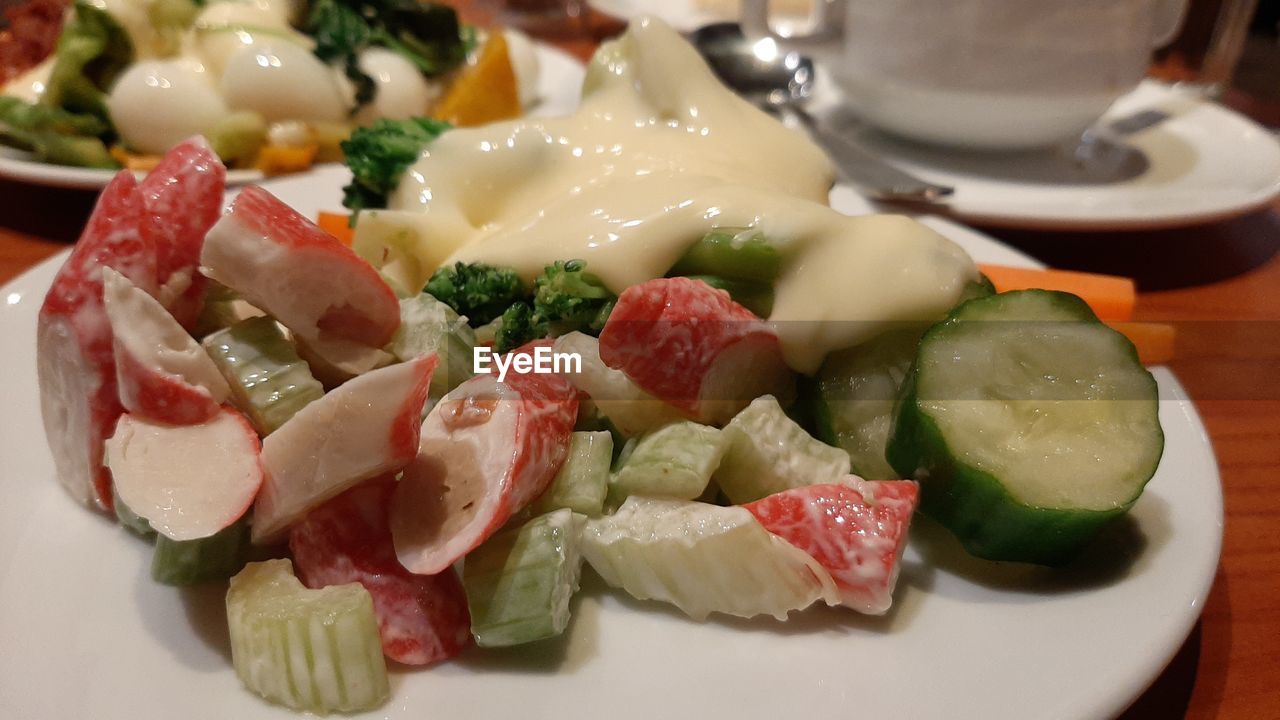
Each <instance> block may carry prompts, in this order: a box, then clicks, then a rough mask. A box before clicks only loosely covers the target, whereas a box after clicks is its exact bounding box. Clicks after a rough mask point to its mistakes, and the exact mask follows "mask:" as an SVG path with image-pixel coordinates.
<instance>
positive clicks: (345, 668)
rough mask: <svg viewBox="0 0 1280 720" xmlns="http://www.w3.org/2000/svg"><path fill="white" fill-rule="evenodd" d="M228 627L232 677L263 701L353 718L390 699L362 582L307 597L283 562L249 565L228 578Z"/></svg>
mask: <svg viewBox="0 0 1280 720" xmlns="http://www.w3.org/2000/svg"><path fill="white" fill-rule="evenodd" d="M227 625H228V626H229V629H230V631H231V662H232V664H233V665H235V668H236V675H238V676H239V677H240V681H241V682H243V683H244V684H245V687H247V688H249V689H250V690H252V691H253V692H255V693H257V694H259V695H261V696H262V697H264V698H266V699H267V700H270V701H272V702H276V703H280V704H281V705H285V706H287V707H291V708H293V709H295V710H307V711H310V712H315V713H326V712H330V711H334V710H337V711H341V712H355V711H359V710H371V709H373V708H375V707H377V706H379V705H381V704H382V703H383V702H384V701H385V700H386V699H387V696H388V695H389V694H390V692H391V688H390V686H389V684H388V682H387V661H386V660H385V659H384V658H383V656H382V640H381V638H380V637H379V635H378V619H377V617H375V616H374V613H373V598H372V597H371V596H370V595H369V591H368V590H365V589H364V587H363V586H361V585H360V584H359V583H349V584H347V585H332V586H330V587H326V588H320V589H318V590H309V589H307V588H306V587H304V586H303V585H302V583H301V582H299V581H298V579H297V578H296V577H294V575H293V569H292V564H291V563H290V562H289V561H288V560H269V561H267V562H261V563H249V564H248V565H246V566H245V568H244V570H241V571H240V574H239V575H236V576H235V577H233V578H231V589H230V590H229V591H227Z"/></svg>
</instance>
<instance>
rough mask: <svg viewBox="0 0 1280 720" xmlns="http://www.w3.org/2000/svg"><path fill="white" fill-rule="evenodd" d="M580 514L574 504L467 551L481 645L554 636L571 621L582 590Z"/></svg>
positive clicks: (466, 571)
mask: <svg viewBox="0 0 1280 720" xmlns="http://www.w3.org/2000/svg"><path fill="white" fill-rule="evenodd" d="M583 520H584V518H582V516H580V515H574V513H573V512H572V511H570V510H569V509H568V508H564V509H561V510H556V511H555V512H553V513H550V514H548V515H542V516H540V517H537V518H535V519H533V520H530V521H529V522H527V523H525V524H524V525H523V526H522V527H519V528H513V529H510V530H506V531H504V532H502V533H499V534H497V535H495V536H493V537H491V538H489V539H488V540H486V541H485V542H484V544H483V545H481V546H480V547H478V548H476V549H475V550H473V551H472V552H471V554H469V555H467V560H466V563H465V564H464V565H463V573H462V582H463V585H465V586H466V590H467V605H468V607H469V608H470V610H471V632H472V634H473V635H475V638H476V644H477V645H480V646H481V647H506V646H509V645H520V644H522V643H527V642H533V641H534V640H542V639H544V638H549V637H554V636H556V635H559V634H560V633H562V632H564V629H565V627H566V626H568V624H569V600H570V599H571V598H572V597H573V594H574V593H575V592H577V590H578V575H579V571H580V570H581V566H582V557H581V555H579V552H578V532H579V528H580V524H581V522H582V521H583Z"/></svg>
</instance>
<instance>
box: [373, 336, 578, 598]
mask: <svg viewBox="0 0 1280 720" xmlns="http://www.w3.org/2000/svg"><path fill="white" fill-rule="evenodd" d="M516 352H521V350H517V351H516ZM577 415H578V393H577V390H575V389H574V387H573V386H572V385H570V384H569V383H568V382H567V381H565V380H564V379H563V378H561V377H559V376H558V375H542V374H534V373H528V374H523V375H521V374H517V373H510V374H508V375H507V376H506V379H505V381H499V380H498V379H497V378H496V377H494V376H493V375H478V376H476V377H473V378H471V379H470V380H467V381H466V382H464V383H462V384H461V385H459V386H458V387H457V388H456V389H454V390H453V392H450V393H449V394H448V395H446V396H445V397H444V399H443V400H441V401H440V402H439V403H438V404H437V405H436V406H435V407H434V408H432V410H431V413H430V414H428V415H427V419H426V421H424V422H423V423H422V442H421V445H420V449H419V451H418V456H417V458H416V459H415V460H414V461H413V462H412V463H411V464H410V465H409V466H408V467H406V468H405V470H404V477H403V479H402V480H401V481H400V484H399V487H398V488H397V489H396V495H395V498H394V500H393V501H392V505H391V531H392V536H393V537H394V538H395V545H396V553H397V555H398V556H399V558H400V563H401V564H402V565H404V566H405V567H406V568H407V569H408V570H409V571H410V572H415V573H420V574H424V575H434V574H436V573H439V572H442V571H444V570H445V569H446V568H448V567H449V566H450V565H452V564H453V563H454V562H455V561H457V560H458V558H460V557H462V556H463V555H465V554H467V553H468V552H470V551H472V550H474V549H475V548H476V547H477V546H478V545H480V543H482V542H484V541H485V540H486V539H488V537H489V536H490V535H493V534H494V533H495V532H497V530H498V529H499V528H501V527H502V526H503V525H504V524H505V523H506V522H507V520H508V519H510V518H511V516H512V515H514V514H515V513H517V512H519V511H520V510H522V509H523V508H524V507H525V506H526V505H528V504H529V503H530V502H532V501H533V500H534V499H536V498H537V497H538V496H539V495H541V494H542V493H543V492H544V491H545V490H546V489H547V487H548V486H549V485H550V484H551V482H552V480H554V479H555V476H556V473H557V472H558V471H559V470H560V466H561V465H562V464H563V463H564V459H565V456H566V455H567V454H568V450H569V438H570V435H571V434H572V432H573V424H574V421H575V419H576V418H577Z"/></svg>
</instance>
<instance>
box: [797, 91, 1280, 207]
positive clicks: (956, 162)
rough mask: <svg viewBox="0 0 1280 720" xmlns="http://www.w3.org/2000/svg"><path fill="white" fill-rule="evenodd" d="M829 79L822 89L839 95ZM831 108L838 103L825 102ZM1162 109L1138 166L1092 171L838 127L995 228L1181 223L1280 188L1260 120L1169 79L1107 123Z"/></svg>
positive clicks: (1140, 143)
mask: <svg viewBox="0 0 1280 720" xmlns="http://www.w3.org/2000/svg"><path fill="white" fill-rule="evenodd" d="M830 87H831V86H830V85H829V84H826V83H823V84H821V85H820V86H819V91H818V93H819V95H822V94H823V93H824V90H825V92H827V93H831V94H832V95H837V94H836V93H835V92H834V91H833V90H831V89H829V88H830ZM815 101H816V102H820V103H822V104H823V105H827V106H828V107H829V106H830V105H831V104H833V103H834V102H838V100H833V99H832V98H829V97H818V98H815ZM1145 110H1158V111H1161V112H1164V113H1166V114H1168V116H1169V117H1168V119H1166V120H1164V121H1163V122H1160V123H1159V124H1156V125H1153V126H1151V127H1149V128H1147V129H1146V130H1142V131H1140V132H1138V133H1135V134H1133V135H1130V136H1128V137H1127V139H1126V140H1125V142H1126V144H1128V145H1130V146H1131V147H1133V148H1134V149H1136V150H1138V151H1139V152H1140V153H1141V154H1140V155H1138V156H1133V157H1132V158H1131V160H1135V161H1136V162H1134V163H1131V164H1130V168H1131V170H1130V171H1129V172H1122V173H1118V174H1116V175H1115V176H1113V177H1115V178H1119V179H1113V180H1109V181H1107V182H1100V181H1098V180H1096V179H1093V178H1090V177H1086V176H1085V175H1083V174H1081V173H1080V171H1079V167H1080V166H1079V165H1078V164H1077V163H1076V162H1074V160H1073V157H1072V154H1071V153H1070V152H1067V151H1061V152H1039V153H1004V154H1000V153H996V154H992V153H983V154H973V153H968V154H966V153H959V152H956V151H952V150H945V149H940V148H929V147H925V146H923V145H918V144H914V143H910V142H907V141H901V140H895V139H892V138H889V137H888V136H886V135H883V134H881V133H879V132H876V131H874V130H872V129H870V128H868V127H867V126H865V125H862V124H860V123H857V122H854V121H852V120H851V118H850V117H848V116H847V115H845V114H844V113H841V114H840V117H841V119H842V120H843V122H841V121H840V120H837V123H839V124H840V126H841V127H843V128H846V129H847V130H848V132H849V133H850V134H851V136H853V137H854V138H856V139H857V140H858V141H859V143H860V144H862V145H863V146H865V147H866V148H868V149H870V150H873V151H875V152H877V153H878V154H880V155H882V156H884V157H885V158H886V159H889V160H891V161H893V162H895V163H896V164H898V165H900V166H901V167H903V168H905V169H907V170H910V171H912V172H914V173H916V174H918V175H920V176H921V177H923V178H925V179H928V180H932V181H934V182H940V183H943V184H947V185H951V186H953V187H955V189H956V192H955V195H954V196H953V197H952V198H951V199H950V202H949V206H950V209H951V213H952V214H953V215H955V216H957V217H960V218H963V219H965V220H967V221H971V222H978V223H983V224H988V225H1001V226H1008V227H1023V228H1032V229H1061V230H1125V229H1134V230H1136V229H1155V228H1164V227H1175V226H1180V225H1189V224H1194V223H1200V222H1210V221H1213V220H1221V219H1224V218H1229V217H1234V216H1236V215H1241V214H1244V213H1247V212H1250V211H1252V210H1256V209H1258V208H1260V207H1262V206H1265V205H1266V204H1268V203H1269V202H1271V201H1272V200H1273V199H1274V198H1275V197H1276V195H1277V194H1280V142H1277V140H1276V137H1275V136H1274V135H1272V134H1271V133H1270V132H1268V131H1267V130H1266V129H1265V128H1262V127H1261V126H1259V125H1257V124H1256V123H1254V122H1253V121H1251V120H1249V119H1247V118H1245V117H1243V116H1241V115H1239V114H1237V113H1235V112H1233V111H1231V110H1229V109H1227V108H1225V107H1222V106H1221V105H1218V104H1216V103H1211V102H1205V101H1201V100H1197V99H1195V98H1192V97H1190V96H1188V95H1186V94H1184V93H1181V92H1179V91H1177V90H1175V89H1173V88H1171V87H1169V86H1168V85H1164V84H1161V83H1158V82H1154V81H1146V82H1143V83H1142V85H1140V86H1139V87H1138V88H1137V89H1136V90H1134V91H1133V92H1132V93H1129V94H1128V95H1126V96H1124V97H1122V98H1121V99H1120V100H1119V101H1117V102H1116V104H1115V105H1114V106H1113V107H1112V108H1111V109H1110V110H1109V111H1108V112H1107V114H1106V116H1105V117H1104V118H1103V119H1102V121H1100V123H1099V124H1100V125H1106V124H1107V123H1108V122H1112V121H1115V120H1117V119H1121V118H1128V117H1132V116H1133V115H1135V114H1137V113H1139V112H1142V111H1145Z"/></svg>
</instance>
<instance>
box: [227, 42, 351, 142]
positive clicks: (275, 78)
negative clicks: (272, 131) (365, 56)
mask: <svg viewBox="0 0 1280 720" xmlns="http://www.w3.org/2000/svg"><path fill="white" fill-rule="evenodd" d="M219 89H220V90H221V91H222V97H223V98H224V99H225V100H226V103H227V106H228V107H230V108H231V109H232V110H252V111H254V112H256V113H258V114H259V115H261V116H262V117H263V118H264V119H265V120H267V121H268V122H273V121H277V120H302V121H313V122H339V121H342V120H345V119H346V118H347V113H348V111H349V110H350V107H351V103H350V99H349V98H348V97H347V93H345V92H344V91H343V89H342V87H341V86H340V85H339V83H338V81H337V79H336V77H335V74H334V70H333V68H330V67H329V66H328V65H326V64H324V63H323V62H321V61H320V60H319V59H318V58H317V57H316V56H315V55H313V54H311V51H309V50H307V49H306V48H303V47H298V46H297V45H294V44H292V43H290V42H287V41H280V42H271V43H261V44H255V45H248V46H244V47H241V48H240V49H239V50H236V51H235V52H234V53H232V54H231V56H230V57H229V58H227V64H226V67H225V69H224V70H223V73H222V79H221V81H220V82H219Z"/></svg>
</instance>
